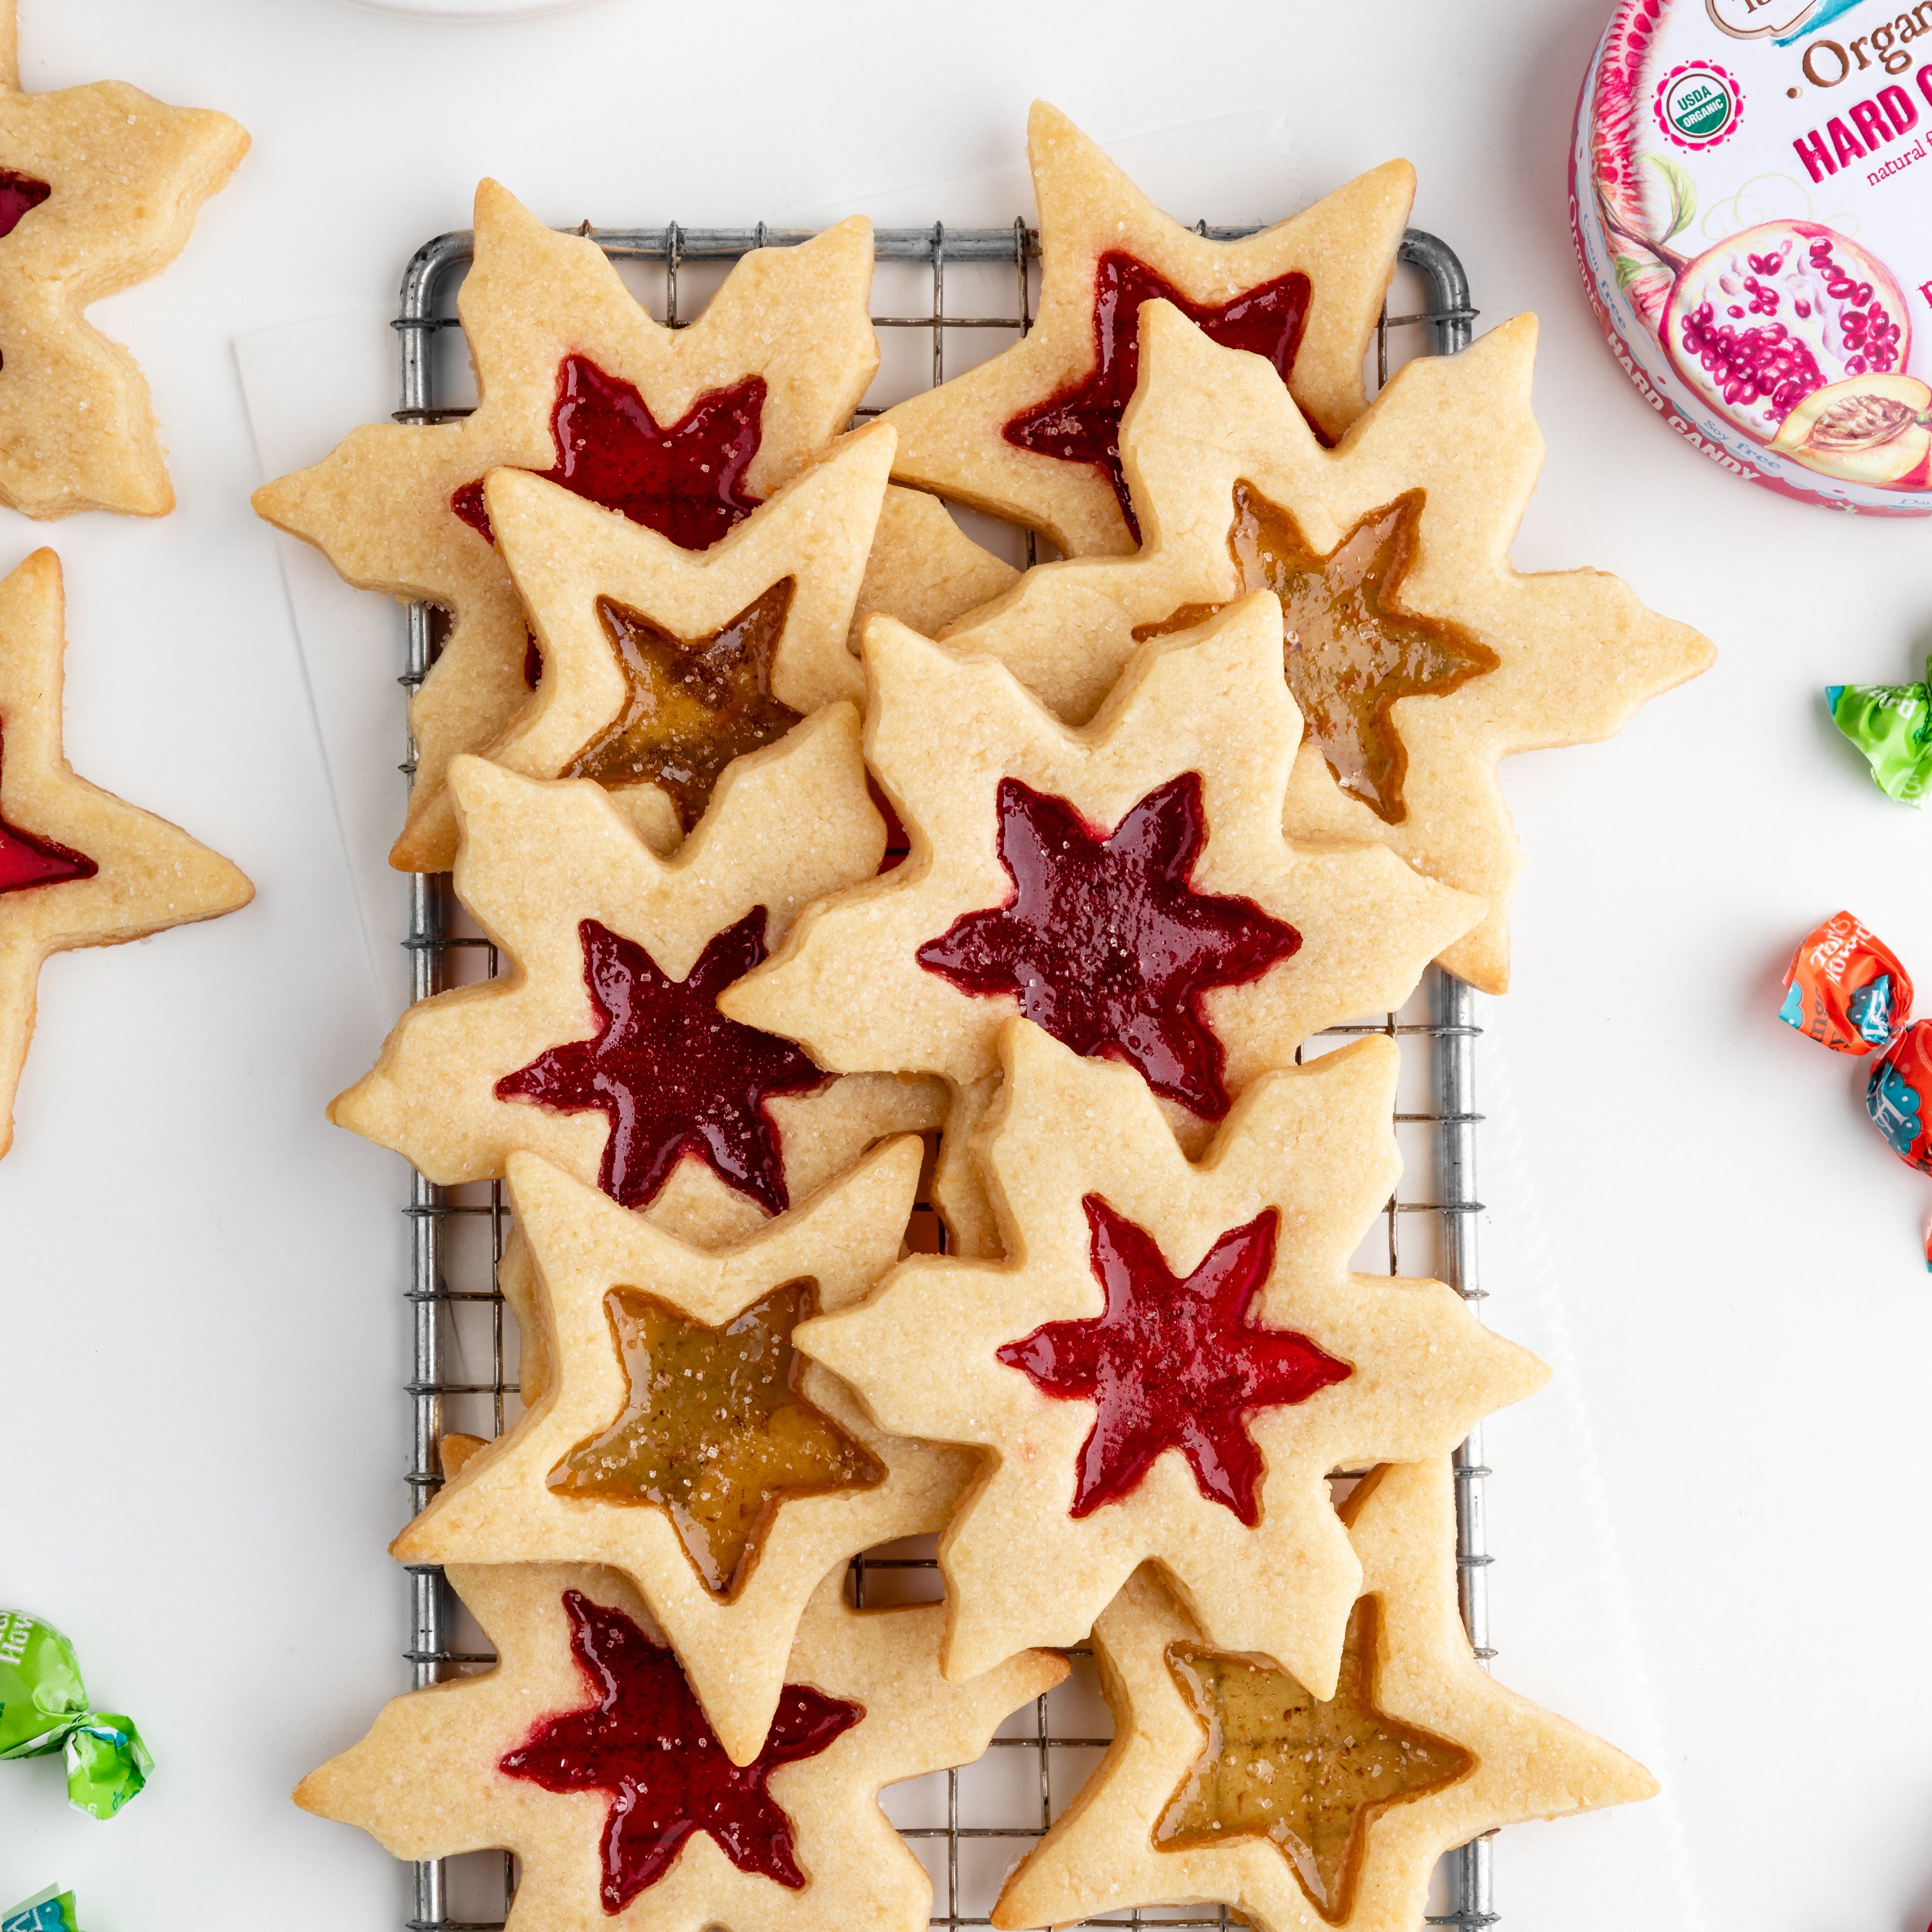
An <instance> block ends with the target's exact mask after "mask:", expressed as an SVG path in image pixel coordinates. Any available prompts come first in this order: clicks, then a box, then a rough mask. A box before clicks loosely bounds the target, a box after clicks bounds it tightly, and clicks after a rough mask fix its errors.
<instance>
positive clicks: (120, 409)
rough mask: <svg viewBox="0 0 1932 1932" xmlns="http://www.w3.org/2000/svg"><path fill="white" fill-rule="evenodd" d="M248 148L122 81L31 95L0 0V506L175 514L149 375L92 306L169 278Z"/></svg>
mask: <svg viewBox="0 0 1932 1932" xmlns="http://www.w3.org/2000/svg"><path fill="white" fill-rule="evenodd" d="M247 152H248V135H247V133H245V131H244V130H242V128H241V127H239V126H238V125H237V124H236V123H235V122H234V121H231V120H230V119H229V118H228V116H227V115H225V114H216V113H210V112H208V110H205V109H200V108H193V107H168V106H166V104H164V103H163V102H161V101H156V100H154V99H153V98H151V96H149V95H145V94H143V93H142V92H141V91H140V89H139V88H136V87H130V86H128V85H127V83H125V82H124V81H118V80H101V81H95V82H93V83H91V84H90V85H89V86H84V87H65V88H62V89H58V91H57V92H53V93H50V94H28V93H25V92H23V91H22V89H21V86H20V61H19V58H18V43H17V34H16V26H15V20H14V5H13V0H0V503H6V504H7V505H10V506H11V507H12V508H14V509H17V510H21V511H25V512H26V514H27V515H28V516H30V517H65V516H67V515H69V514H71V513H72V512H73V511H76V510H119V511H124V512H126V513H127V514H129V515H132V516H137V517H159V516H163V515H165V514H166V513H167V512H168V511H169V510H171V509H172V508H174V502H175V497H174V491H173V490H172V488H171V487H169V482H168V472H167V466H166V463H165V462H164V461H163V458H162V455H161V442H160V426H159V425H157V423H156V422H155V421H154V408H153V405H152V404H151V401H150V399H149V397H148V385H147V383H146V382H145V380H144V379H143V378H142V374H141V372H140V370H139V368H137V367H136V364H135V362H134V359H133V356H130V355H129V354H128V353H127V350H124V349H123V348H122V347H121V345H120V344H118V343H116V342H110V341H109V340H108V339H107V337H106V336H104V335H102V334H101V332H99V330H98V329H95V328H93V327H92V326H90V324H89V323H88V322H87V320H86V317H85V315H84V314H83V311H85V310H86V308H87V307H88V305H89V304H90V303H92V302H98V301H100V300H101V298H102V297H103V296H110V295H113V293H115V291H116V290H121V289H124V288H129V287H132V286H133V284H135V283H136V282H144V281H147V280H148V278H149V277H150V276H152V275H158V274H160V272H161V270H162V269H164V268H166V266H167V265H168V264H169V263H170V262H172V260H174V258H175V257H176V256H177V255H178V254H180V253H181V250H182V248H184V247H185V246H186V245H187V238H188V236H189V235H190V233H192V232H193V228H194V219H195V217H196V214H199V212H200V211H201V205H202V202H205V200H207V199H208V196H210V195H211V194H214V193H217V191H218V190H220V188H222V187H224V186H225V185H226V183H227V180H228V178H229V175H232V174H233V172H235V169H236V166H238V165H239V163H240V161H241V159H242V156H243V155H244V154H246V153H247Z"/></svg>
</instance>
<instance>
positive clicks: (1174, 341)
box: [945, 302, 1715, 992]
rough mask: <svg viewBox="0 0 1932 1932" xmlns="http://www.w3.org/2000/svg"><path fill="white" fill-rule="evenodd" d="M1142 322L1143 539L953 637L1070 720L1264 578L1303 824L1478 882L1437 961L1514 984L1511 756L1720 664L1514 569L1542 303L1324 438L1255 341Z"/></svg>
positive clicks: (1170, 314)
mask: <svg viewBox="0 0 1932 1932" xmlns="http://www.w3.org/2000/svg"><path fill="white" fill-rule="evenodd" d="M1141 334H1142V341H1143V344H1144V348H1145V353H1144V356H1143V360H1142V377H1141V385H1140V388H1139V390H1138V391H1137V392H1136V396H1135V399H1134V403H1133V407H1132V409H1131V410H1130V411H1129V412H1128V415H1127V422H1126V425H1125V428H1124V435H1123V438H1122V443H1121V449H1122V456H1123V460H1124V463H1125V466H1126V469H1127V476H1128V478H1129V481H1130V483H1131V484H1132V487H1133V499H1134V502H1136V505H1139V508H1140V512H1141V517H1142V526H1143V531H1144V534H1145V538H1146V541H1145V546H1144V547H1143V548H1142V550H1140V552H1139V553H1138V554H1137V555H1136V556H1133V557H1131V558H1128V559H1122V560H1114V559H1109V560H1106V561H1104V562H1061V563H1054V564H1049V565H1045V566H1043V568H1040V569H1038V570H1036V571H1029V572H1028V574H1027V576H1026V578H1025V580H1024V582H1023V583H1021V584H1020V585H1019V586H1017V587H1016V589H1015V590H1014V591H1013V592H1011V593H1010V594H1009V595H1007V597H1006V598H1004V599H1002V600H1001V601H1000V602H999V603H998V604H993V605H992V606H990V607H988V608H987V609H986V610H983V611H980V612H978V613H975V614H974V616H971V617H969V618H968V619H965V620H963V621H962V622H961V623H960V624H959V625H957V626H956V627H955V628H953V629H951V630H950V631H948V632H947V634H946V636H945V642H946V643H947V644H949V645H950V646H951V647H952V648H953V649H956V650H958V651H960V652H970V653H972V654H974V655H984V656H988V657H992V658H997V659H998V661H1000V662H1001V663H1002V664H1005V665H1006V666H1007V667H1008V668H1009V669H1010V670H1011V671H1012V672H1013V674H1014V675H1015V676H1016V677H1018V678H1019V680H1020V681H1021V682H1022V683H1023V684H1024V685H1025V686H1026V687H1027V688H1028V690H1030V691H1034V693H1036V694H1037V695H1038V696H1039V697H1040V699H1041V700H1043V702H1044V703H1046V705H1047V706H1048V708H1049V709H1051V710H1052V712H1055V715H1058V716H1059V717H1061V718H1066V719H1067V720H1069V721H1076V722H1077V721H1079V720H1082V719H1084V718H1089V717H1091V716H1092V715H1094V712H1095V711H1096V709H1097V707H1098V706H1100V704H1101V703H1103V700H1105V699H1106V695H1107V694H1108V693H1109V691H1111V690H1112V688H1113V685H1114V682H1115V679H1117V678H1118V677H1119V676H1121V673H1123V671H1124V670H1125V669H1126V667H1127V666H1128V665H1129V664H1130V663H1132V662H1133V658H1134V654H1135V652H1136V650H1137V649H1139V647H1140V646H1142V643H1144V642H1145V640H1147V639H1148V638H1149V637H1157V636H1159V635H1161V634H1163V633H1166V632H1169V631H1173V630H1175V629H1177V628H1185V627H1187V626H1188V625H1193V624H1198V623H1199V622H1201V621H1202V619H1203V618H1204V617H1205V616H1207V615H1208V613H1211V611H1214V610H1218V609H1220V608H1221V607H1223V605H1224V604H1227V603H1229V601H1232V600H1235V599H1238V598H1242V597H1244V596H1247V595H1251V594H1252V593H1253V592H1257V591H1260V590H1270V591H1272V592H1274V593H1275V594H1276V595H1277V596H1278V597H1279V598H1280V600H1281V603H1282V607H1283V619H1282V637H1281V662H1282V666H1283V671H1284V673H1285V675H1286V681H1287V683H1288V685H1289V689H1290V691H1292V693H1293V694H1294V696H1295V700H1296V702H1297V703H1298V705H1299V706H1300V707H1301V712H1302V715H1303V717H1304V740H1303V743H1302V745H1301V753H1300V755H1299V756H1298V757H1297V758H1296V760H1295V769H1294V774H1293V777H1292V780H1291V781H1290V783H1289V788H1288V803H1287V815H1286V823H1287V826H1288V828H1289V832H1290V835H1292V836H1299V837H1307V838H1314V839H1334V838H1349V839H1365V840H1373V841H1375V842H1376V843H1378V844H1382V845H1385V846H1387V847H1388V848H1389V850H1391V851H1393V852H1395V853H1398V854H1399V855H1400V856H1401V857H1403V859H1406V860H1407V861H1408V862H1409V864H1411V865H1413V866H1415V868H1417V869H1418V871H1422V872H1424V873H1425V874H1427V875H1428V876H1429V877H1431V878H1433V879H1440V880H1443V881H1444V882H1445V883H1448V884H1451V885H1454V886H1460V887H1462V888H1463V889H1464V890H1466V891H1468V892H1475V893H1477V894H1479V895H1481V897H1483V898H1485V899H1487V901H1489V911H1488V914H1487V917H1486V918H1485V919H1484V921H1483V922H1482V923H1481V925H1480V926H1477V927H1476V928H1475V929H1474V930H1473V931H1472V932H1467V933H1466V934H1465V935H1463V937H1462V938H1459V939H1458V940H1457V941H1456V943H1455V944H1454V945H1453V946H1449V947H1446V948H1445V950H1444V952H1443V953H1442V963H1443V964H1444V965H1445V966H1447V967H1448V968H1449V969H1450V971H1452V972H1454V973H1457V974H1460V975H1461V977H1463V978H1464V979H1466V980H1469V981H1470V982H1472V983H1473V984H1474V985H1475V986H1480V987H1481V988H1482V989H1484V990H1485V991H1486V992H1502V990H1503V989H1504V988H1505V986H1507V985H1508V978H1509V926H1508V919H1509V904H1510V899H1511V895H1512V894H1513V893H1514V890H1515V886H1516V881H1517V874H1518V873H1519V872H1520V870H1521V864H1522V861H1521V854H1520V850H1519V847H1518V845H1517V838H1516V834H1515V832H1514V830H1513V829H1512V828H1511V823H1510V818H1509V812H1508V807H1507V806H1506V805H1505V804H1504V802H1503V797H1502V789H1501V787H1500V786H1499V784H1498V782H1497V778H1496V763H1497V760H1499V759H1500V758H1502V757H1505V756H1507V755H1508V754H1509V753H1511V752H1512V751H1529V750H1532V749H1534V748H1538V747H1539V746H1545V745H1577V744H1583V743H1587V742H1593V741H1595V740H1596V739H1601V738H1607V737H1609V736H1612V735H1613V733H1616V731H1618V730H1620V729H1621V728H1622V727H1623V725H1624V724H1625V723H1626V722H1627V721H1628V720H1629V718H1631V715H1632V714H1633V713H1634V712H1635V711H1636V710H1637V708H1638V706H1640V705H1641V704H1643V703H1644V702H1645V701H1646V700H1648V699H1649V698H1651V697H1655V696H1656V695H1657V694H1658V693H1659V692H1660V691H1667V690H1668V689H1670V687H1671V686H1672V685H1676V684H1681V683H1682V682H1684V680H1685V679H1687V678H1690V677H1694V676H1696V675H1697V673H1698V672H1699V671H1700V670H1704V669H1705V668H1706V667H1708V666H1709V664H1710V663H1711V662H1712V659H1713V657H1714V655H1715V653H1714V652H1713V651H1712V646H1711V644H1710V642H1709V640H1708V639H1707V638H1705V637H1701V636H1700V635H1699V634H1698V633H1697V631H1694V630H1692V629H1691V628H1690V627H1689V626H1688V625H1685V624H1679V623H1676V622H1673V621H1672V620H1671V619H1669V618H1667V617H1661V616H1658V615H1657V614H1656V613H1655V612H1654V611H1651V610H1646V609H1645V607H1643V604H1640V603H1639V602H1638V601H1637V598H1636V597H1635V596H1634V595H1633V594H1632V592H1631V590H1630V589H1629V588H1628V586H1627V585H1625V583H1622V582H1621V581H1620V580H1619V579H1618V578H1616V577H1612V576H1610V575H1608V574H1606V573H1605V572H1604V571H1597V570H1566V571H1538V572H1535V573H1533V574H1524V573H1522V572H1520V571H1517V569H1516V568H1514V566H1513V565H1511V562H1510V561H1509V556H1508V550H1509V545H1510V543H1511V539H1512V538H1514V536H1515V534H1516V529H1517V523H1518V522H1519V521H1520V519H1521V517H1522V515H1523V508H1524V506H1525V505H1526V504H1527V503H1528V502H1529V496H1530V492H1531V490H1532V488H1533V487H1535V481H1536V473H1537V471H1538V469H1539V468H1540V467H1541V463H1542V460H1543V442H1542V438H1541V436H1540V434H1538V430H1537V427H1536V420H1535V417H1534V416H1532V414H1531V413H1530V407H1529V389H1530V377H1531V374H1532V369H1533V366H1534V363H1535V353H1536V323H1535V317H1530V316H1520V317H1517V319H1516V320H1514V322H1511V323H1505V325H1504V326H1502V328H1501V329H1496V330H1495V331H1493V332H1492V333H1490V335H1487V336H1485V337H1484V338H1483V339H1482V340H1481V341H1479V342H1478V343H1477V344H1475V347H1472V348H1470V349H1467V350H1464V351H1463V353H1461V354H1460V356H1425V357H1423V358H1421V359H1418V360H1417V361H1415V362H1410V363H1409V364H1407V365H1405V366H1404V367H1403V368H1401V369H1400V370H1399V371H1397V373H1396V374H1395V375H1394V377H1393V378H1391V380H1390V382H1389V383H1388V387H1387V388H1386V389H1384V390H1383V391H1382V393H1381V394H1380V395H1379V396H1377V397H1376V400H1375V402H1374V404H1373V406H1372V407H1371V408H1370V410H1369V412H1368V413H1367V415H1366V416H1364V417H1363V418H1362V419H1361V420H1360V421H1359V422H1358V423H1356V425H1355V427H1354V428H1352V430H1350V431H1349V434H1347V436H1346V437H1344V438H1343V440H1342V442H1341V443H1340V446H1338V447H1337V448H1336V449H1334V450H1332V451H1331V450H1328V449H1323V448H1322V446H1321V444H1320V443H1319V442H1318V441H1317V440H1316V437H1314V436H1313V434H1311V433H1310V430H1309V428H1308V426H1307V424H1306V423H1304V422H1303V421H1302V419H1301V414H1300V413H1299V412H1298V410H1295V407H1293V406H1292V404H1291V403H1290V402H1289V401H1288V399H1287V398H1285V397H1284V396H1283V395H1282V394H1281V393H1280V384H1279V383H1277V382H1276V381H1275V380H1274V377H1273V375H1272V373H1271V371H1270V369H1269V368H1268V365H1267V364H1266V363H1265V362H1262V360H1261V359H1259V357H1257V356H1249V355H1243V354H1240V353H1235V352H1234V351H1232V350H1226V349H1223V348H1222V347H1219V346H1218V345H1217V344H1215V343H1214V342H1212V341H1209V340H1208V338H1207V337H1206V336H1205V335H1203V334H1202V332H1200V330H1199V329H1196V328H1195V327H1194V326H1193V325H1192V324H1191V323H1189V322H1188V321H1187V319H1186V318H1185V317H1183V316H1182V315H1181V314H1180V313H1179V312H1178V311H1177V310H1175V309H1174V308H1172V307H1171V306H1170V305H1167V304H1166V303H1160V302H1157V303H1154V304H1151V305H1149V307H1148V308H1147V310H1146V311H1145V312H1144V313H1143V314H1142V319H1141Z"/></svg>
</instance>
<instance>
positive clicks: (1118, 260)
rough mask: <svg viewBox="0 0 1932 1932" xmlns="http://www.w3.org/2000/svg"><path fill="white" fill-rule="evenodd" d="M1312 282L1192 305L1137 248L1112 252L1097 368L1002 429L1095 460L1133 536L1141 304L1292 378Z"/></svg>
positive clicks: (1097, 295) (1098, 325)
mask: <svg viewBox="0 0 1932 1932" xmlns="http://www.w3.org/2000/svg"><path fill="white" fill-rule="evenodd" d="M1308 297H1309V287H1308V278H1307V276H1306V275H1302V274H1301V273H1299V272H1296V273H1295V274H1292V275H1278V276H1277V277H1276V278H1275V279H1274V281H1271V282H1262V283H1261V284H1259V285H1258V286H1256V287H1254V288H1252V289H1247V290H1244V291H1243V292H1242V293H1241V294H1240V295H1238V296H1235V298H1234V299H1232V301H1230V302H1223V303H1220V305H1214V304H1211V303H1203V302H1190V301H1189V300H1188V299H1187V297H1186V296H1184V295H1183V294H1182V293H1181V291H1180V290H1178V289H1177V288H1176V287H1175V286H1174V284H1172V282H1170V281H1168V280H1167V278H1166V277H1165V276H1164V275H1160V274H1158V273H1157V272H1155V271H1154V269H1150V268H1149V267H1148V266H1147V264H1146V263H1145V262H1140V261H1136V260H1135V258H1134V257H1133V256H1131V255H1129V254H1122V253H1121V252H1119V251H1110V252H1109V253H1108V254H1105V255H1103V256H1102V257H1100V266H1098V268H1097V269H1095V271H1094V368H1093V370H1092V372H1091V374H1088V375H1087V376H1085V377H1082V379H1081V380H1080V381H1079V382H1078V383H1074V384H1073V385H1071V386H1070V387H1068V388H1067V389H1062V390H1061V392H1059V393H1058V395H1053V396H1049V398H1047V399H1046V401H1045V402H1043V403H1036V404H1034V405H1033V407H1031V408H1030V409H1026V410H1022V411H1021V412H1020V413H1019V415H1018V416H1015V417H1014V418H1013V420H1012V421H1011V422H1009V423H1008V424H1007V426H1006V428H1005V429H1004V431H1002V432H1001V434H1004V437H1006V440H1007V442H1009V443H1011V444H1013V446H1014V447H1015V448H1016V449H1025V450H1031V452H1033V453H1034V455H1037V456H1055V457H1058V458H1060V459H1061V461H1062V462H1065V463H1091V465H1092V466H1094V468H1095V469H1100V470H1103V471H1104V472H1106V477H1107V480H1108V481H1109V482H1110V483H1111V484H1112V485H1113V486H1114V494H1115V496H1116V497H1118V499H1119V500H1120V505H1121V515H1122V516H1124V517H1126V518H1127V528H1128V529H1130V530H1131V531H1133V534H1134V541H1136V543H1138V542H1139V541H1140V534H1141V527H1140V525H1139V523H1138V522H1136V520H1135V517H1134V506H1133V502H1131V500H1130V498H1129V496H1128V493H1127V478H1126V476H1125V475H1124V474H1123V472H1122V471H1121V411H1122V410H1124V409H1125V408H1126V407H1127V404H1128V403H1129V402H1130V401H1132V399H1133V393H1134V385H1135V383H1136V382H1138V381H1139V379H1140V368H1141V304H1142V302H1155V301H1166V302H1172V303H1173V305H1175V308H1178V309H1179V310H1180V311H1181V314H1183V315H1184V316H1186V317H1187V319H1188V320H1189V321H1190V322H1191V323H1194V324H1195V325H1196V327H1198V328H1199V329H1202V330H1203V331H1204V332H1205V333H1206V334H1207V335H1208V336H1210V337H1211V338H1213V340H1214V341H1217V342H1218V343H1220V344H1221V346H1222V347H1223V348H1224V349H1246V350H1251V351H1252V352H1253V353H1254V354H1256V355H1257V356H1266V357H1267V358H1268V360H1269V361H1270V362H1272V363H1273V364H1274V366H1275V367H1276V368H1277V369H1278V370H1279V371H1280V372H1281V380H1283V382H1284V383H1285V382H1286V381H1287V380H1288V377H1289V371H1291V370H1292V369H1293V368H1294V367H1295V351H1296V350H1298V349H1299V348H1300V347H1301V331H1302V326H1303V325H1304V323H1306V322H1307V320H1308Z"/></svg>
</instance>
